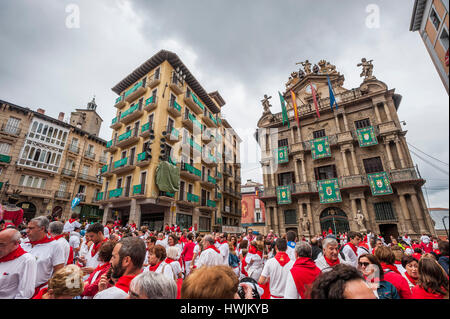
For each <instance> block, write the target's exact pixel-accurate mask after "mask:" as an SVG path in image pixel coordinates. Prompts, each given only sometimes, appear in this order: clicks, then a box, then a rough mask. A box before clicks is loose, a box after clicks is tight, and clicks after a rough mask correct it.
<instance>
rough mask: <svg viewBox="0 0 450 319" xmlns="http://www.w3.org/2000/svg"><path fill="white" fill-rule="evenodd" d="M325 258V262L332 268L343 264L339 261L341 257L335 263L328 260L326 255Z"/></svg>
mask: <svg viewBox="0 0 450 319" xmlns="http://www.w3.org/2000/svg"><path fill="white" fill-rule="evenodd" d="M323 257H324V258H325V261H326V262H327V264H328V265H329V266H330V267H334V266H336V265H339V264H340V263H341V261H340V260H339V257H338V259H336V260H335V261H332V260H331V259H328V258H327V257H325V255H324V256H323Z"/></svg>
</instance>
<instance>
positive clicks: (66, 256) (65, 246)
mask: <svg viewBox="0 0 450 319" xmlns="http://www.w3.org/2000/svg"><path fill="white" fill-rule="evenodd" d="M56 243H57V244H58V245H60V246H61V248H62V249H63V251H64V260H65V262H64V265H67V260H68V259H69V254H70V245H69V243H68V242H67V240H66V239H65V238H64V237H61V238H58V239H57V240H56Z"/></svg>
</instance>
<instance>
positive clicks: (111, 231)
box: [106, 225, 113, 235]
mask: <svg viewBox="0 0 450 319" xmlns="http://www.w3.org/2000/svg"><path fill="white" fill-rule="evenodd" d="M106 228H108V230H109V234H110V235H111V234H112V233H113V228H112V227H110V226H108V225H106Z"/></svg>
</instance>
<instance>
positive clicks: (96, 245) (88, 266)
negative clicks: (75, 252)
mask: <svg viewBox="0 0 450 319" xmlns="http://www.w3.org/2000/svg"><path fill="white" fill-rule="evenodd" d="M86 240H87V241H91V242H92V244H91V245H90V248H89V251H88V253H87V254H86V255H85V256H84V257H80V260H81V261H82V263H83V264H84V267H83V268H82V270H83V273H84V274H85V276H88V275H89V274H91V273H92V272H93V271H94V269H95V268H97V266H98V265H100V263H101V261H100V260H99V259H98V252H99V250H100V247H101V245H102V244H103V243H104V242H105V241H107V240H108V239H107V238H105V237H104V236H103V225H102V224H100V223H95V224H92V225H90V226H89V228H88V230H87V232H86Z"/></svg>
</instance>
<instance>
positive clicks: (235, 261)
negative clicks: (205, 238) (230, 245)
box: [228, 254, 239, 268]
mask: <svg viewBox="0 0 450 319" xmlns="http://www.w3.org/2000/svg"><path fill="white" fill-rule="evenodd" d="M228 265H230V266H231V267H232V268H235V267H238V266H239V257H238V256H236V255H233V254H229V255H228Z"/></svg>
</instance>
